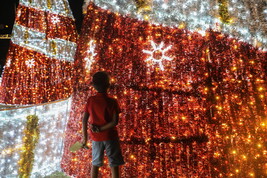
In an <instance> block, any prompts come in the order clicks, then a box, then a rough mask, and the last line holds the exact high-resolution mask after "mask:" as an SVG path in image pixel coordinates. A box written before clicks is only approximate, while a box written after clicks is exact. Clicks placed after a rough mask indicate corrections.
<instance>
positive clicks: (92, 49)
mask: <svg viewBox="0 0 267 178" xmlns="http://www.w3.org/2000/svg"><path fill="white" fill-rule="evenodd" d="M88 46H89V49H88V50H87V56H88V57H86V58H84V59H85V62H86V63H85V68H86V69H88V70H90V68H91V65H92V63H93V60H94V57H95V56H96V55H97V53H95V47H96V44H95V42H94V40H90V42H89V43H88Z"/></svg>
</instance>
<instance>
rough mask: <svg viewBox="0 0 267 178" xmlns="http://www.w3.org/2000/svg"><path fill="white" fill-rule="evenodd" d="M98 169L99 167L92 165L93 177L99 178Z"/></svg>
mask: <svg viewBox="0 0 267 178" xmlns="http://www.w3.org/2000/svg"><path fill="white" fill-rule="evenodd" d="M98 170H99V167H97V166H94V165H92V167H91V178H97V177H98Z"/></svg>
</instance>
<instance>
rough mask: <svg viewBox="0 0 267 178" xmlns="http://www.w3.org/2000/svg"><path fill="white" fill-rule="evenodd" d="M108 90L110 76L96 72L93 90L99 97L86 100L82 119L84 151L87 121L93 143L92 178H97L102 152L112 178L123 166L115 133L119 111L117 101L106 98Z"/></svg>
mask: <svg viewBox="0 0 267 178" xmlns="http://www.w3.org/2000/svg"><path fill="white" fill-rule="evenodd" d="M109 86H110V83H109V76H108V74H107V73H106V72H97V73H95V74H94V75H93V87H94V88H95V89H96V90H97V91H98V93H97V94H96V95H95V96H91V97H89V98H88V100H87V104H86V107H85V113H84V117H83V135H84V140H83V147H84V148H86V142H87V123H88V119H89V127H90V130H89V135H90V138H91V140H92V168H91V177H92V178H97V176H98V170H99V167H101V166H102V165H103V157H104V150H106V154H107V156H108V160H109V165H110V167H111V172H112V177H113V178H118V177H119V166H120V165H122V164H124V161H123V157H122V154H121V149H120V144H119V136H118V132H117V129H116V125H117V124H118V120H119V113H120V108H119V105H118V102H117V100H116V99H114V98H111V97H109V96H108V95H107V90H108V88H109Z"/></svg>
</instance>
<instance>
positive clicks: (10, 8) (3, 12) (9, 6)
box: [0, 0, 83, 74]
mask: <svg viewBox="0 0 267 178" xmlns="http://www.w3.org/2000/svg"><path fill="white" fill-rule="evenodd" d="M68 1H69V4H70V7H71V9H72V12H73V15H74V18H75V20H76V27H77V30H78V32H79V31H80V29H81V25H82V19H83V14H82V5H83V0H68ZM18 3H19V0H5V2H4V3H1V6H0V35H3V34H11V32H12V28H13V24H14V21H15V15H16V7H17V5H18ZM9 43H10V39H0V74H1V72H2V69H3V66H4V64H5V58H6V54H7V51H8V47H9Z"/></svg>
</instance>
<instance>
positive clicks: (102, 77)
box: [93, 71, 110, 93]
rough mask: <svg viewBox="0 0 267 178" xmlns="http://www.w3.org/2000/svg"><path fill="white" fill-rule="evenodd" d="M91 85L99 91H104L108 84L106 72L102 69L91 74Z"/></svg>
mask: <svg viewBox="0 0 267 178" xmlns="http://www.w3.org/2000/svg"><path fill="white" fill-rule="evenodd" d="M93 86H94V88H95V89H96V90H97V91H98V92H100V93H103V92H106V91H107V89H108V88H109V86H110V84H109V75H108V73H107V72H104V71H100V72H96V73H95V74H94V75H93Z"/></svg>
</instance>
